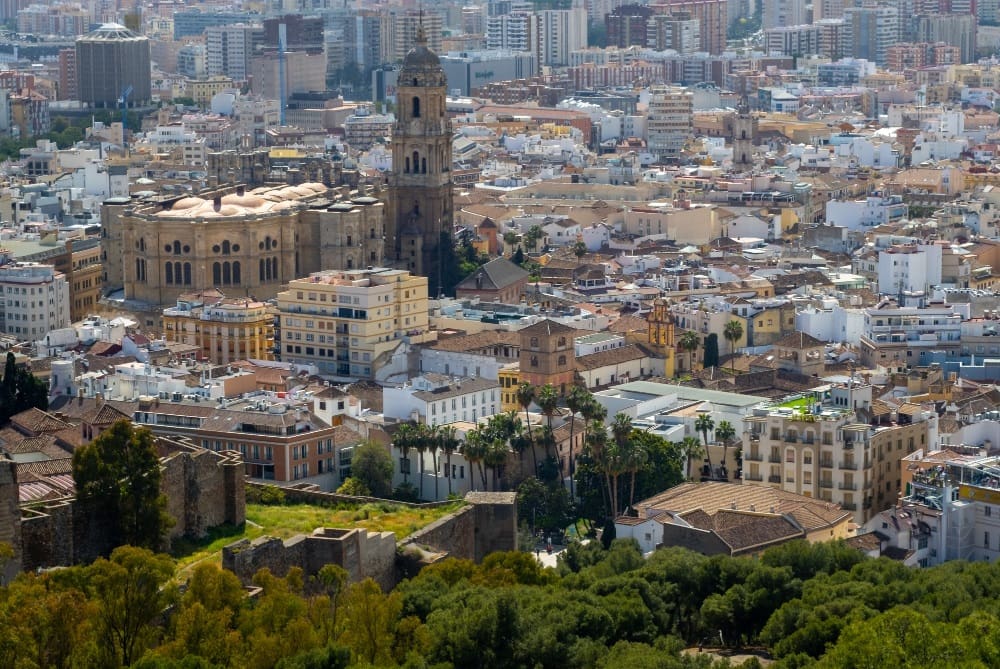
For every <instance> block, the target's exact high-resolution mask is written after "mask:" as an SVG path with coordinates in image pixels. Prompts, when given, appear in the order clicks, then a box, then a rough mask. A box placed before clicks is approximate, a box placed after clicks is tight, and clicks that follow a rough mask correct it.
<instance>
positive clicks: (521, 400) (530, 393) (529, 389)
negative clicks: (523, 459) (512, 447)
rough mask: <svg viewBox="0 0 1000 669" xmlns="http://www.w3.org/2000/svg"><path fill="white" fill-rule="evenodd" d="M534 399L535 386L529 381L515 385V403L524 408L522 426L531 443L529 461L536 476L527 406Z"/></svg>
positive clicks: (533, 445)
mask: <svg viewBox="0 0 1000 669" xmlns="http://www.w3.org/2000/svg"><path fill="white" fill-rule="evenodd" d="M534 401H535V387H534V386H533V385H531V384H530V383H527V382H525V383H522V384H521V385H519V386H518V387H517V403H518V404H520V405H521V408H523V409H524V427H525V429H526V430H527V431H528V441H529V442H530V443H531V462H532V464H533V465H534V468H535V469H534V474H535V476H538V456H536V455H535V438H534V435H532V433H531V414H529V413H528V407H530V406H531V403H532V402H534Z"/></svg>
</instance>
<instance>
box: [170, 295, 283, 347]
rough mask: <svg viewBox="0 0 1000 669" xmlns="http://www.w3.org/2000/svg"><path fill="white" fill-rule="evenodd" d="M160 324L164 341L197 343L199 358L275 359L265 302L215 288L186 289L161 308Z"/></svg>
mask: <svg viewBox="0 0 1000 669" xmlns="http://www.w3.org/2000/svg"><path fill="white" fill-rule="evenodd" d="M163 327H164V329H165V336H166V339H167V341H176V342H181V343H184V344H189V345H191V346H197V347H198V348H199V349H200V350H201V354H200V357H201V358H202V359H205V360H209V361H211V362H213V363H215V364H218V365H226V364H229V363H231V362H235V361H237V360H273V359H274V316H273V314H271V313H270V312H269V310H268V306H267V304H265V303H264V302H257V301H255V300H251V299H249V298H242V297H239V298H228V297H225V296H223V295H222V293H220V292H219V291H217V290H208V291H204V292H202V293H189V294H185V295H182V296H181V297H180V298H179V299H178V300H177V306H176V307H170V308H168V309H164V310H163Z"/></svg>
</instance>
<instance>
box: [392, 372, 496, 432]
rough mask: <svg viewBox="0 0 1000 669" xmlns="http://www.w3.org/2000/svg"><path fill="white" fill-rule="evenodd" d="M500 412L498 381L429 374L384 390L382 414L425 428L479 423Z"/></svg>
mask: <svg viewBox="0 0 1000 669" xmlns="http://www.w3.org/2000/svg"><path fill="white" fill-rule="evenodd" d="M500 410H501V397H500V383H499V382H498V381H497V380H495V379H482V378H455V377H448V376H443V375H440V374H433V373H425V374H424V375H423V376H418V377H416V378H414V379H412V380H411V381H410V382H409V383H404V384H403V385H402V386H400V387H398V388H392V387H385V388H383V389H382V413H383V414H384V415H385V417H386V418H395V419H397V420H402V421H406V420H415V421H416V422H418V423H423V424H424V425H447V424H449V423H457V422H459V421H461V422H471V423H475V422H476V421H477V420H479V419H480V418H483V417H484V416H493V415H495V414H497V413H500Z"/></svg>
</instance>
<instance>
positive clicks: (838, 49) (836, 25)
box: [813, 18, 851, 60]
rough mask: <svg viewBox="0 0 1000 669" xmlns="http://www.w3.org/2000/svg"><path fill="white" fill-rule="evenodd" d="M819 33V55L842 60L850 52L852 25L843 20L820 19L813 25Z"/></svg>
mask: <svg viewBox="0 0 1000 669" xmlns="http://www.w3.org/2000/svg"><path fill="white" fill-rule="evenodd" d="M813 25H814V26H816V29H817V30H818V32H819V54H820V55H821V56H826V57H827V58H829V59H831V60H840V59H841V58H843V57H844V56H846V55H847V54H848V52H849V51H850V48H851V47H850V41H851V40H850V37H851V35H850V28H851V27H850V24H848V22H847V21H846V20H845V19H843V18H839V19H820V20H818V21H816V22H814V23H813Z"/></svg>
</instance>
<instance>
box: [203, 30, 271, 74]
mask: <svg viewBox="0 0 1000 669" xmlns="http://www.w3.org/2000/svg"><path fill="white" fill-rule="evenodd" d="M260 32H261V29H260V28H258V27H253V26H248V25H244V24H237V25H228V26H210V27H208V28H206V29H205V74H207V75H208V76H210V77H214V76H219V75H221V76H226V77H230V78H231V79H232V80H233V81H246V80H247V77H248V76H249V74H250V58H251V57H252V56H253V50H254V49H253V45H254V40H255V36H256V37H258V38H259V33H260Z"/></svg>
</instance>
